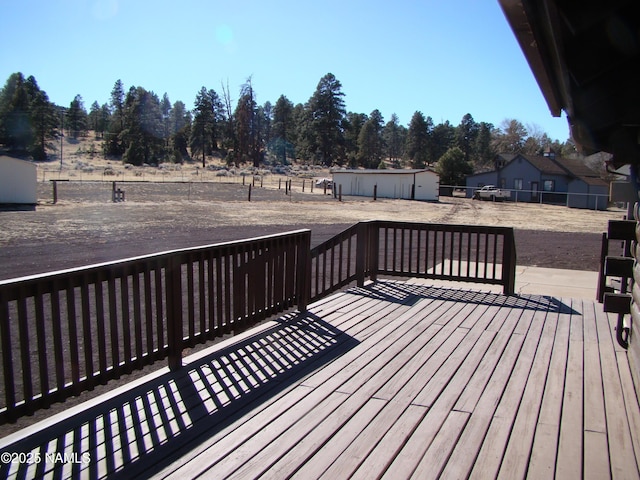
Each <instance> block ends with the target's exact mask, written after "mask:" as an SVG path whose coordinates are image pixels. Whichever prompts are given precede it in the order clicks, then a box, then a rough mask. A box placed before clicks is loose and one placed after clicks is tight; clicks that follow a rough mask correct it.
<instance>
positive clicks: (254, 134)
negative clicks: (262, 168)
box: [233, 78, 262, 167]
mask: <svg viewBox="0 0 640 480" xmlns="http://www.w3.org/2000/svg"><path fill="white" fill-rule="evenodd" d="M233 116H234V119H235V139H236V145H235V148H234V157H235V162H236V163H242V162H251V163H252V164H253V166H255V167H257V166H259V165H260V161H261V160H262V145H261V142H260V135H259V122H258V118H257V117H258V114H257V105H256V101H255V95H254V92H253V86H252V85H251V79H250V78H249V80H248V81H247V83H245V84H244V85H243V86H242V89H241V91H240V98H239V99H238V104H237V106H236V109H235V111H234V114H233Z"/></svg>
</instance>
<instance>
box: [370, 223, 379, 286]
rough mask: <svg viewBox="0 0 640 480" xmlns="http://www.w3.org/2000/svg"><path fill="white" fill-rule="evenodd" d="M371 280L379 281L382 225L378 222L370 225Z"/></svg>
mask: <svg viewBox="0 0 640 480" xmlns="http://www.w3.org/2000/svg"><path fill="white" fill-rule="evenodd" d="M368 247H369V252H368V253H369V255H368V258H369V259H368V262H367V263H368V265H369V269H368V270H369V278H371V280H372V281H374V282H375V281H376V280H378V250H380V225H379V224H378V222H370V223H369V242H368Z"/></svg>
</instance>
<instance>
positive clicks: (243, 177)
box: [242, 175, 246, 185]
mask: <svg viewBox="0 0 640 480" xmlns="http://www.w3.org/2000/svg"><path fill="white" fill-rule="evenodd" d="M245 178H246V175H242V185H244V179H245Z"/></svg>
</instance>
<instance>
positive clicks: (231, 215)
mask: <svg viewBox="0 0 640 480" xmlns="http://www.w3.org/2000/svg"><path fill="white" fill-rule="evenodd" d="M117 186H118V187H119V188H122V189H123V190H125V195H126V196H125V198H126V201H125V202H121V203H113V202H112V201H111V191H112V183H111V182H86V181H85V182H76V181H73V182H59V183H58V187H57V196H58V201H57V203H56V204H53V203H52V201H53V198H52V183H51V182H41V183H40V184H39V204H38V205H37V207H36V208H35V210H32V211H1V212H0V224H1V225H2V233H1V235H0V279H7V278H14V277H19V276H24V275H30V274H36V273H41V272H47V271H53V270H59V269H64V268H71V267H76V266H81V265H87V264H92V263H99V262H104V261H109V260H116V259H121V258H127V257H132V256H137V255H143V254H149V253H155V252H160V251H166V250H173V249H177V248H183V247H190V246H197V245H206V244H212V243H218V242H222V241H230V240H238V239H242V238H249V237H255V236H260V235H266V234H272V233H278V232H286V231H290V230H295V229H298V228H309V229H311V231H312V242H313V244H314V245H315V244H318V243H320V242H321V241H323V240H325V239H327V238H329V237H331V236H333V235H334V234H336V233H338V232H340V231H341V230H343V229H345V228H346V227H348V226H350V225H352V224H354V223H356V222H358V221H361V220H370V219H381V220H403V221H416V222H434V223H449V224H474V225H503V226H511V227H514V229H515V231H516V248H517V254H518V263H519V264H520V265H529V266H540V267H552V268H569V269H578V270H594V271H595V270H597V269H598V265H599V254H600V241H601V233H602V232H603V231H606V228H607V222H608V221H609V220H610V219H621V218H623V215H624V213H625V212H624V211H622V210H620V209H611V210H609V211H604V212H602V211H590V210H581V209H569V208H566V207H563V206H552V205H539V204H528V203H517V204H516V203H513V202H504V203H493V202H481V201H476V200H470V199H466V198H458V197H441V198H440V201H439V202H415V201H408V200H390V199H378V200H377V201H373V200H372V199H371V198H364V197H344V198H343V201H342V202H340V201H338V200H337V199H334V198H333V197H331V196H330V195H324V194H323V190H322V189H320V188H315V190H314V192H313V193H311V192H310V181H306V186H305V192H304V193H303V192H302V185H301V181H300V179H296V183H295V184H294V186H293V188H292V191H291V193H290V194H289V195H286V194H285V190H284V187H282V188H280V189H278V185H277V184H276V183H271V184H270V186H267V187H262V188H261V187H259V186H256V187H253V188H252V192H251V193H252V196H251V201H248V193H249V186H248V184H245V185H242V183H239V182H238V180H235V181H234V182H233V183H221V182H217V183H216V182H190V183H124V182H119V183H118V184H117Z"/></svg>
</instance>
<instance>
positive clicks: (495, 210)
mask: <svg viewBox="0 0 640 480" xmlns="http://www.w3.org/2000/svg"><path fill="white" fill-rule="evenodd" d="M47 175H48V173H47V172H45V173H44V174H39V179H41V178H42V177H45V178H46V180H45V181H40V183H39V186H38V188H39V200H38V205H37V206H36V207H35V208H34V209H28V210H7V209H5V210H0V280H1V279H10V278H15V277H20V276H25V275H31V274H37V273H42V272H49V271H54V270H61V269H65V268H71V267H78V266H82V265H87V264H93V263H99V262H105V261H110V260H117V259H122V258H127V257H132V256H138V255H143V254H150V253H155V252H161V251H166V250H173V249H178V248H183V247H191V246H197V245H206V244H212V243H218V242H223V241H231V240H238V239H242V238H249V237H256V236H261V235H267V234H272V233H279V232H286V231H290V230H295V229H299V228H308V229H310V230H311V232H312V244H313V245H317V244H319V243H321V242H322V241H323V240H325V239H328V238H330V237H332V236H333V235H335V234H336V233H338V232H340V231H342V230H343V229H345V228H347V227H348V226H350V225H352V224H354V223H356V222H358V221H361V220H370V219H382V220H403V221H416V222H434V223H448V224H474V225H503V226H511V227H514V229H515V232H516V249H517V257H518V263H519V264H520V265H530V266H533V265H536V266H541V267H552V268H569V269H579V270H592V271H596V270H597V269H598V264H599V254H600V242H601V233H602V232H603V231H606V228H607V222H608V221H609V220H610V219H621V218H623V215H624V214H625V212H624V211H623V210H620V209H611V210H609V211H605V212H599V211H598V212H596V211H589V210H578V209H568V208H566V207H562V206H550V205H538V204H526V203H517V204H516V203H513V202H504V203H492V202H480V201H474V200H470V199H465V198H457V197H441V198H440V201H439V202H433V203H431V202H412V201H407V200H389V199H378V200H377V201H373V200H372V199H370V198H362V197H344V198H343V199H342V201H338V200H337V199H335V198H333V197H332V196H330V195H325V194H324V192H323V190H322V189H320V188H315V189H314V192H313V193H311V191H310V190H311V189H310V185H311V179H304V178H300V177H295V178H294V180H293V187H292V191H291V193H290V194H289V195H286V194H285V190H284V186H283V180H282V179H278V178H275V177H271V178H269V179H268V181H267V182H262V183H263V186H262V187H260V186H259V185H260V184H258V185H256V187H253V185H252V192H251V193H252V196H251V201H249V198H248V194H249V185H248V183H252V184H253V181H251V182H249V181H248V178H247V177H245V184H244V185H243V184H242V178H241V177H235V178H215V179H213V180H212V179H209V180H208V181H202V180H201V178H202V176H200V177H198V178H200V180H199V181H198V180H196V181H193V179H191V180H190V181H187V182H184V183H182V181H181V180H180V179H177V180H178V181H179V182H180V183H178V182H171V181H165V182H153V183H150V182H148V181H144V182H140V181H137V182H133V181H130V180H131V179H128V178H126V179H125V178H124V177H123V176H118V177H117V178H114V179H112V178H109V179H108V181H87V179H86V178H85V179H83V181H82V182H80V181H78V180H79V179H78V178H77V177H74V176H70V175H66V178H63V175H59V176H58V178H60V179H66V180H72V181H60V182H58V183H57V197H58V201H57V203H56V204H54V203H53V191H52V190H53V183H52V182H50V181H49V180H51V178H48V177H47ZM249 178H252V177H249ZM94 180H96V179H94ZM114 180H115V181H117V187H118V188H121V189H123V190H124V191H125V198H126V201H125V202H120V203H113V202H112V201H111V193H112V188H113V184H112V181H114ZM125 180H126V181H125ZM133 180H135V178H133ZM303 181H304V182H305V191H304V192H303V191H302V188H303V187H302V182H303ZM279 187H280V188H279ZM160 363H162V362H160ZM145 373H148V369H145V370H143V371H141V372H136V373H135V374H133V375H129V376H126V378H123V379H121V381H120V382H110V384H109V385H108V386H107V387H104V388H102V387H101V388H97V389H96V390H95V391H93V392H84V393H83V394H82V395H81V396H80V397H77V398H73V399H69V400H68V401H67V402H65V403H64V404H56V405H54V406H53V407H52V408H51V409H49V410H43V411H39V412H37V413H36V414H35V415H34V416H33V417H25V418H22V419H20V421H19V422H18V423H16V424H11V425H3V426H0V436H3V435H6V434H8V433H10V432H12V431H15V430H17V429H19V428H23V427H25V426H26V425H29V424H32V423H34V422H36V421H38V420H42V419H44V418H47V417H48V416H50V415H52V414H53V413H56V412H57V411H61V410H62V409H64V408H67V407H68V406H70V405H75V404H78V403H80V402H82V401H85V400H87V399H89V398H92V397H94V396H96V395H98V394H100V393H102V392H105V391H107V390H108V389H110V388H113V386H114V385H118V384H121V383H123V382H126V381H128V380H131V379H133V378H137V377H139V376H142V375H144V374H145Z"/></svg>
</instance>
